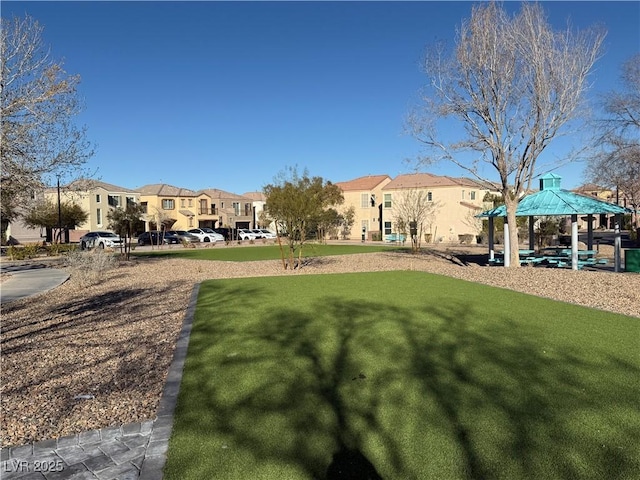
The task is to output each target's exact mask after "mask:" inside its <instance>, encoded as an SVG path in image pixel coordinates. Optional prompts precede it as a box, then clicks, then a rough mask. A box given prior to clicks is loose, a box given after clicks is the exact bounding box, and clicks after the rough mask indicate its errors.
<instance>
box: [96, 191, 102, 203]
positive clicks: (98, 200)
mask: <svg viewBox="0 0 640 480" xmlns="http://www.w3.org/2000/svg"><path fill="white" fill-rule="evenodd" d="M100 201H101V199H100V194H99V193H96V203H100Z"/></svg>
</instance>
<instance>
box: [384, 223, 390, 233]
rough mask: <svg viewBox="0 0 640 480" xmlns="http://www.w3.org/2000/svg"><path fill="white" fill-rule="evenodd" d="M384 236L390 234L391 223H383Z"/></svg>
mask: <svg viewBox="0 0 640 480" xmlns="http://www.w3.org/2000/svg"><path fill="white" fill-rule="evenodd" d="M384 234H385V235H390V234H391V222H384Z"/></svg>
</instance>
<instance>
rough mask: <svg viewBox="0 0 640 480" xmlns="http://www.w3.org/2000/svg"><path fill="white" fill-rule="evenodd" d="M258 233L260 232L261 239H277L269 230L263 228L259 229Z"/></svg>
mask: <svg viewBox="0 0 640 480" xmlns="http://www.w3.org/2000/svg"><path fill="white" fill-rule="evenodd" d="M258 231H259V232H260V236H261V237H262V238H278V237H277V235H276V234H275V233H273V232H272V231H271V230H267V229H265V228H259V229H258Z"/></svg>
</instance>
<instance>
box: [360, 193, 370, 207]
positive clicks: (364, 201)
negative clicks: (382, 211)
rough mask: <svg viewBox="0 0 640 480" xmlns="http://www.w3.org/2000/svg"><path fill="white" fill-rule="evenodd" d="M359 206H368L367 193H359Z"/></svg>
mask: <svg viewBox="0 0 640 480" xmlns="http://www.w3.org/2000/svg"><path fill="white" fill-rule="evenodd" d="M360 208H369V194H368V193H361V194H360Z"/></svg>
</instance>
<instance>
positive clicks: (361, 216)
mask: <svg viewBox="0 0 640 480" xmlns="http://www.w3.org/2000/svg"><path fill="white" fill-rule="evenodd" d="M389 182H391V177H389V175H367V176H365V177H359V178H356V179H354V180H349V181H347V182H337V183H336V185H337V186H338V187H340V189H341V190H342V194H343V196H344V203H343V204H342V205H341V206H340V207H338V208H339V210H340V211H341V212H343V213H344V212H345V211H346V210H347V209H348V208H349V207H353V208H354V210H355V220H354V223H353V226H352V227H351V231H350V233H349V238H350V239H353V240H355V239H360V238H361V237H362V234H363V233H364V235H365V239H367V240H371V239H373V238H376V237H378V236H379V235H381V232H382V190H383V188H384V187H385V186H386V185H387V184H389Z"/></svg>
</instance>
